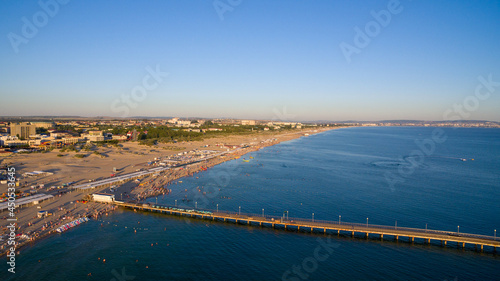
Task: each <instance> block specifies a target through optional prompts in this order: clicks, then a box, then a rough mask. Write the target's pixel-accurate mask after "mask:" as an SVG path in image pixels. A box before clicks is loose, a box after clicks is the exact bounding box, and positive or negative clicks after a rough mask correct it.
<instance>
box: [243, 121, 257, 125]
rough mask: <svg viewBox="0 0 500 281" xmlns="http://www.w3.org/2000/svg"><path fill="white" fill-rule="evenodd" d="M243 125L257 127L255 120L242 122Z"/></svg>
mask: <svg viewBox="0 0 500 281" xmlns="http://www.w3.org/2000/svg"><path fill="white" fill-rule="evenodd" d="M241 125H255V120H241Z"/></svg>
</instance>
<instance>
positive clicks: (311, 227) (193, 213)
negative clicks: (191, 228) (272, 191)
mask: <svg viewBox="0 0 500 281" xmlns="http://www.w3.org/2000/svg"><path fill="white" fill-rule="evenodd" d="M113 204H115V205H117V206H120V207H123V208H128V209H134V210H141V211H148V212H155V213H162V214H169V215H177V216H187V217H192V218H199V219H206V220H213V221H221V222H230V223H237V224H247V225H255V226H267V227H272V228H275V229H284V230H293V231H306V232H314V233H318V232H320V233H325V234H332V233H333V234H337V235H343V236H346V235H349V236H352V237H366V238H372V239H381V240H393V241H400V240H401V241H407V242H410V243H412V244H413V243H417V242H418V243H426V244H431V245H441V246H455V247H458V248H466V247H471V246H472V247H475V249H477V250H478V251H483V250H489V251H492V252H495V253H496V249H497V247H500V239H498V238H497V237H496V236H495V237H493V236H487V235H478V234H470V233H458V232H449V231H441V230H433V229H419V228H408V227H397V226H384V225H370V224H360V223H347V222H336V221H318V220H311V219H300V218H291V219H287V218H285V217H276V216H262V215H260V214H259V215H256V214H243V213H233V212H225V211H213V210H210V211H208V210H199V209H186V208H182V207H172V206H159V205H152V204H147V203H146V204H136V203H125V202H120V201H115V202H114V203H113Z"/></svg>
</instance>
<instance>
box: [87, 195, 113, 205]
mask: <svg viewBox="0 0 500 281" xmlns="http://www.w3.org/2000/svg"><path fill="white" fill-rule="evenodd" d="M92 199H94V201H96V202H103V203H112V202H114V201H115V195H114V194H108V193H94V194H92Z"/></svg>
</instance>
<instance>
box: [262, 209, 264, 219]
mask: <svg viewBox="0 0 500 281" xmlns="http://www.w3.org/2000/svg"><path fill="white" fill-rule="evenodd" d="M262 217H264V208H262Z"/></svg>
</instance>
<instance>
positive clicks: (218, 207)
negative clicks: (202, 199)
mask: <svg viewBox="0 0 500 281" xmlns="http://www.w3.org/2000/svg"><path fill="white" fill-rule="evenodd" d="M218 212H219V204H217V213H218Z"/></svg>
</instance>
